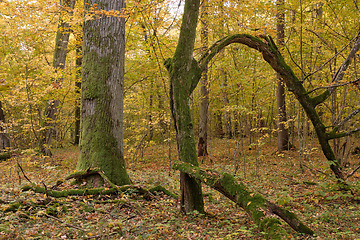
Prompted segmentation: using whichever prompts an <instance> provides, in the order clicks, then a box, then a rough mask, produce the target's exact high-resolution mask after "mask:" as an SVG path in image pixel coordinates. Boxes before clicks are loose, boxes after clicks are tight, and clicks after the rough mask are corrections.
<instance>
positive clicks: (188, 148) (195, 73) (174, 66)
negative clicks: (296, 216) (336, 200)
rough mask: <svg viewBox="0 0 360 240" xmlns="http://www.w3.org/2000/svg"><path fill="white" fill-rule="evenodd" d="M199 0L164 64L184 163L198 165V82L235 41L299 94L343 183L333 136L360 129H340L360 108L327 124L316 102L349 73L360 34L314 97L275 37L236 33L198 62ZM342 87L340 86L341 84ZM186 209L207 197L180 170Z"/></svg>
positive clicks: (191, 3)
mask: <svg viewBox="0 0 360 240" xmlns="http://www.w3.org/2000/svg"><path fill="white" fill-rule="evenodd" d="M199 7H200V0H186V1H185V5H184V14H183V18H182V25H181V28H180V35H179V40H178V44H177V48H176V50H175V53H174V56H173V57H172V58H171V59H168V60H166V61H165V66H166V68H167V69H168V71H169V77H170V105H171V111H172V115H173V118H174V124H175V129H176V136H177V144H178V152H179V158H180V160H181V161H184V162H187V163H191V164H193V165H195V166H198V160H197V154H196V148H195V142H194V131H193V122H192V119H191V113H190V107H189V97H190V95H191V93H192V92H193V90H194V89H195V87H196V86H197V84H198V82H199V80H200V78H201V74H202V72H203V71H205V70H206V68H207V65H208V63H209V62H210V61H211V60H212V59H213V57H214V56H215V55H216V54H217V53H219V52H220V51H221V50H223V49H224V48H225V47H226V46H228V45H230V44H234V43H238V44H243V45H246V46H248V47H250V48H253V49H255V50H257V51H258V52H260V53H261V54H262V56H263V58H264V60H265V61H266V62H268V63H269V64H270V66H271V67H272V68H273V69H274V70H275V71H276V72H277V73H278V74H279V76H280V77H281V78H282V80H283V81H284V83H285V84H286V86H287V88H288V90H289V91H290V92H292V93H293V94H294V96H295V97H296V98H297V100H298V101H299V103H300V104H301V106H302V107H303V109H304V111H305V112H306V114H307V116H308V117H309V119H310V120H311V122H312V124H313V126H314V129H315V132H316V134H317V137H318V141H319V144H320V146H321V148H322V151H323V153H324V155H325V157H326V158H327V160H328V161H329V163H330V164H329V165H330V168H331V170H332V171H333V173H334V174H335V176H336V177H337V178H338V179H339V180H340V181H345V179H346V177H345V176H344V173H343V172H342V170H341V167H340V165H339V163H338V160H337V159H336V156H335V154H334V151H333V149H332V147H331V145H330V144H329V140H331V139H334V138H340V137H343V136H347V135H349V134H352V133H354V132H357V131H359V130H360V129H354V130H353V131H350V132H340V133H339V129H340V128H341V125H343V124H345V123H346V122H347V121H348V120H349V119H350V118H351V117H353V116H354V115H356V114H357V113H358V112H359V111H357V112H354V113H353V114H351V115H349V118H345V119H344V120H343V121H342V122H341V123H340V124H338V126H334V127H332V129H331V130H330V131H328V129H329V128H328V127H326V126H325V125H324V123H323V122H322V121H321V119H320V117H319V115H318V113H317V111H316V106H318V105H319V104H321V103H323V102H324V101H325V100H326V99H327V98H328V97H329V96H330V95H331V93H332V92H333V90H334V89H335V87H336V84H338V83H339V81H341V79H342V77H343V76H344V74H345V71H346V69H347V67H348V66H349V64H350V63H351V61H352V59H353V58H354V56H355V53H356V52H357V51H358V50H359V47H360V32H359V34H358V36H357V37H356V38H354V43H353V47H352V49H351V51H350V53H349V55H348V57H347V58H346V59H345V61H344V63H343V64H342V65H341V66H340V68H339V70H338V72H337V74H336V75H335V76H334V78H333V84H332V85H331V86H329V87H328V88H327V89H326V90H325V91H324V92H323V93H321V94H318V95H316V96H312V95H310V93H309V92H308V91H307V90H306V89H305V87H304V86H303V84H302V82H301V81H300V80H299V78H298V77H297V76H296V75H295V73H294V71H293V70H292V69H291V67H290V66H289V65H288V64H287V63H286V62H285V60H284V58H283V56H282V55H281V53H280V51H279V50H278V48H277V46H276V44H275V43H274V41H273V39H272V38H271V37H270V36H262V35H259V36H252V35H249V34H235V35H231V36H227V37H224V38H222V39H220V40H219V41H217V42H216V43H215V44H213V45H212V46H211V47H210V48H209V49H208V51H207V52H206V53H205V54H203V55H202V57H201V58H200V59H199V60H198V61H197V60H195V59H194V58H193V51H194V42H195V37H196V27H197V22H198V15H199ZM339 86H340V85H339ZM180 184H181V209H182V210H183V211H185V212H189V211H193V210H198V211H203V200H202V191H201V185H200V183H199V182H198V180H196V179H194V178H191V177H190V176H189V175H188V174H187V173H184V172H181V178H180Z"/></svg>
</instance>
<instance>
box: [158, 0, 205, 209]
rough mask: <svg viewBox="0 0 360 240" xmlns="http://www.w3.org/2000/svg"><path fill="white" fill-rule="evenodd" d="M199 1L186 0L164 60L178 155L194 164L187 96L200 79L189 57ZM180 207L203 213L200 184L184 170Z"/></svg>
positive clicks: (196, 67)
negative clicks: (172, 46) (174, 42)
mask: <svg viewBox="0 0 360 240" xmlns="http://www.w3.org/2000/svg"><path fill="white" fill-rule="evenodd" d="M199 7H200V0H187V1H186V2H185V6H184V14H183V18H182V24H181V29H180V36H179V40H178V44H177V47H176V50H175V53H174V56H173V58H172V59H168V60H167V61H166V62H165V66H166V68H167V69H168V71H169V76H170V105H171V112H172V115H173V119H174V125H175V130H176V139H177V145H178V152H179V158H180V160H181V161H184V162H187V163H191V164H193V165H198V160H197V153H196V147H195V139H194V129H193V122H192V119H191V112H190V106H189V97H190V95H191V93H192V92H193V91H194V89H195V87H196V85H197V84H198V82H199V80H200V78H201V71H200V69H199V67H198V64H197V62H196V61H195V60H194V59H193V51H194V43H195V37H196V26H197V21H198V15H199ZM180 189H181V210H182V211H183V212H186V213H187V212H191V211H194V210H197V211H199V212H204V202H203V196H202V190H201V184H200V182H199V181H198V180H196V179H194V178H191V177H190V176H189V175H188V174H186V173H183V172H182V173H180Z"/></svg>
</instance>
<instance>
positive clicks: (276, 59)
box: [199, 34, 345, 180]
mask: <svg viewBox="0 0 360 240" xmlns="http://www.w3.org/2000/svg"><path fill="white" fill-rule="evenodd" d="M262 38H263V39H264V40H262V39H260V38H259V37H255V36H252V35H249V34H235V35H231V36H227V37H225V38H223V39H221V40H219V41H217V42H216V43H215V44H213V45H212V46H211V47H210V48H209V50H208V51H207V52H206V53H205V54H204V55H203V56H202V57H201V58H200V60H199V67H200V69H201V70H204V69H205V68H206V65H207V64H208V63H209V62H210V61H211V59H212V58H213V57H214V56H215V55H216V54H217V53H219V52H220V51H221V50H222V49H224V48H225V47H226V46H228V45H230V44H233V43H239V44H243V45H246V46H248V47H250V48H253V49H255V50H257V51H259V52H260V53H261V54H262V56H263V58H264V60H265V61H266V62H268V63H269V64H270V66H271V67H272V68H273V69H274V70H275V71H276V72H277V73H278V74H279V75H280V76H281V78H282V79H283V81H284V82H285V84H286V86H287V88H288V90H289V91H291V92H292V93H293V94H294V95H295V97H296V98H297V100H298V101H299V102H300V104H301V106H302V107H303V108H304V111H305V112H306V114H307V116H308V117H309V119H310V120H311V122H312V124H313V126H314V129H315V132H316V134H317V137H318V141H319V143H320V145H321V148H322V151H323V153H324V155H325V157H326V158H327V160H328V161H330V163H331V164H330V168H331V170H332V171H333V172H334V174H335V176H336V177H337V178H338V179H341V180H344V179H345V178H344V174H343V173H342V171H341V168H340V165H339V163H338V161H337V159H336V155H335V153H334V151H333V149H332V148H331V146H330V144H329V142H328V134H327V133H326V127H325V126H324V124H323V122H322V121H321V119H320V117H319V115H318V113H317V111H316V109H315V107H316V105H317V104H318V102H319V101H320V100H319V99H318V98H311V97H310V96H309V94H308V92H307V91H306V90H305V88H304V86H303V84H302V82H301V81H300V80H299V78H298V77H297V76H296V75H295V73H294V71H293V70H292V69H291V67H290V66H289V65H287V63H286V62H285V60H284V58H283V56H282V55H281V53H280V52H279V50H278V48H277V47H276V44H275V43H274V41H273V40H272V38H271V37H270V36H263V37H262Z"/></svg>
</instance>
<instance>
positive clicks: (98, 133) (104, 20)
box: [77, 0, 130, 185]
mask: <svg viewBox="0 0 360 240" xmlns="http://www.w3.org/2000/svg"><path fill="white" fill-rule="evenodd" d="M94 4H97V6H98V8H99V9H101V10H104V11H109V10H115V11H121V10H122V9H123V8H124V7H125V3H124V1H120V0H97V1H92V0H86V1H85V2H84V6H85V9H88V8H89V6H93V5H94ZM83 29H84V34H83V65H82V82H81V103H82V105H81V106H82V113H81V114H82V115H81V137H80V138H81V139H80V156H79V161H78V166H77V168H78V169H79V170H84V169H88V168H90V167H92V168H93V167H96V168H100V169H101V170H102V171H103V172H104V174H105V176H106V177H107V178H108V179H109V180H110V181H111V182H113V183H115V184H117V185H125V184H129V183H130V180H129V177H128V174H127V172H126V168H125V161H124V153H123V97H124V58H125V20H124V18H120V17H115V16H111V15H108V16H107V15H105V14H104V15H102V16H101V17H99V16H97V17H94V18H93V19H91V20H88V21H85V22H84V26H83ZM90 180H92V182H91V183H92V185H98V184H99V183H98V182H97V181H98V179H90ZM100 184H101V182H100Z"/></svg>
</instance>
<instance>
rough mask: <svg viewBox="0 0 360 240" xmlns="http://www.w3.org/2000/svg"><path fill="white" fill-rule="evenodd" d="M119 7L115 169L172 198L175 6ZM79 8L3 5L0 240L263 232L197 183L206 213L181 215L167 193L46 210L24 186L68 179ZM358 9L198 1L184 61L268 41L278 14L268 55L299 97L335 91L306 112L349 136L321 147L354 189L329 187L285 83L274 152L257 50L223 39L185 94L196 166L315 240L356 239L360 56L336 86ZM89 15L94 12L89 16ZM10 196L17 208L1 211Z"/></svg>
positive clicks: (74, 145) (74, 128) (178, 6)
mask: <svg viewBox="0 0 360 240" xmlns="http://www.w3.org/2000/svg"><path fill="white" fill-rule="evenodd" d="M70 2H71V4H69V3H70ZM281 3H282V4H284V5H281ZM64 4H65V5H64ZM66 4H68V5H66ZM126 4H127V6H126V10H125V11H124V12H123V13H121V17H124V18H125V26H126V32H125V39H126V47H125V51H126V52H125V90H124V92H125V94H124V150H125V151H124V152H125V153H124V156H125V161H126V167H127V169H128V170H129V171H128V174H129V175H130V179H131V180H132V182H133V183H134V184H141V185H144V186H148V185H162V186H164V187H166V188H167V189H169V190H170V191H172V192H174V193H176V194H178V192H179V179H178V178H179V177H178V172H176V171H175V170H172V169H171V168H172V165H173V163H174V162H175V161H176V160H177V159H178V156H177V154H178V153H177V151H176V132H175V130H174V126H173V125H174V123H173V119H172V117H171V110H170V107H169V106H170V84H169V74H168V70H167V69H166V67H165V66H164V62H165V60H166V59H168V58H171V57H172V56H173V54H174V52H175V48H176V44H177V41H178V36H179V31H180V25H181V17H182V13H183V3H182V2H181V1H172V0H162V1H149V0H141V1H138V0H136V1H132V0H129V1H127V3H126ZM83 5H84V3H83V2H81V1H76V2H72V1H60V2H59V1H56V0H36V1H30V0H19V1H7V0H0V29H1V34H0V42H1V44H0V120H1V126H0V129H1V131H2V132H1V133H0V138H1V139H0V147H1V148H2V149H3V150H2V153H1V158H2V159H3V161H2V162H1V163H0V164H1V170H0V171H1V176H2V177H1V180H0V183H1V187H0V196H1V199H0V203H1V210H2V212H1V213H0V219H1V222H0V236H1V237H2V238H3V239H12V238H13V239H15V238H18V239H22V238H24V239H48V238H54V239H78V238H83V239H91V238H94V239H120V238H124V239H143V238H144V239H219V238H220V239H222V238H225V239H261V238H263V237H264V235H263V233H262V232H261V231H260V230H258V229H257V228H256V227H255V224H254V223H253V222H251V220H250V218H248V217H247V215H246V213H245V212H244V211H243V210H242V209H241V208H239V207H236V206H235V204H233V203H231V202H230V201H228V200H227V199H226V198H225V197H224V196H222V195H221V194H219V193H218V192H215V191H214V190H212V189H211V188H204V198H205V202H206V212H207V214H205V215H204V214H202V213H196V212H195V213H191V214H184V215H179V207H178V203H179V199H178V197H177V196H175V197H174V196H168V195H166V194H165V195H159V196H154V198H155V200H154V199H151V200H149V199H146V197H144V196H142V197H139V193H138V192H137V191H136V190H134V189H130V190H128V191H127V192H126V193H125V194H122V195H121V196H118V198H116V199H114V198H112V197H109V196H106V197H102V198H100V197H95V196H76V197H72V198H67V200H64V199H62V200H61V199H58V200H52V203H51V204H50V203H49V202H46V201H45V200H46V199H48V196H45V195H46V194H44V196H39V195H35V194H34V193H31V192H22V191H21V186H22V185H24V184H26V183H27V182H28V181H31V182H36V183H38V184H42V185H43V186H45V188H46V186H50V185H54V184H56V181H57V180H59V179H64V178H65V177H66V176H67V175H68V174H71V173H73V172H74V171H75V165H76V162H77V158H78V152H79V150H78V144H79V134H80V129H79V128H80V125H79V124H80V123H79V121H80V101H79V99H80V83H81V74H80V72H81V59H82V56H81V52H82V49H81V47H82V37H81V36H82V23H83V21H84V17H83V16H84V10H83ZM279 6H283V8H279ZM359 6H360V3H358V2H357V0H317V1H311V0H302V1H294V0H287V1H285V3H283V2H282V1H275V0H274V1H271V0H269V1H265V0H252V1H246V0H245V1H230V0H214V1H213V0H204V1H202V3H201V7H200V9H201V11H200V19H199V24H198V28H197V32H198V34H197V38H196V42H195V49H194V58H195V59H199V58H200V57H201V56H202V54H203V53H204V50H205V49H207V48H208V47H209V46H211V45H212V44H213V43H215V42H216V41H218V40H219V39H221V38H223V37H225V36H227V35H232V34H239V33H247V34H251V35H254V36H258V37H260V38H264V36H267V35H270V36H272V37H273V39H278V38H277V34H278V32H279V29H277V27H278V24H279V22H278V20H279V11H280V10H279V9H281V11H282V12H283V13H284V16H285V17H284V20H283V22H282V23H283V30H284V36H283V38H282V41H283V43H282V44H281V43H280V44H279V42H278V47H279V50H280V52H281V54H282V55H283V56H284V58H285V60H286V62H287V64H288V65H289V66H290V67H291V68H292V69H293V71H294V72H295V74H296V75H297V76H298V77H299V78H300V80H301V82H302V84H303V85H304V87H305V88H306V90H307V91H308V92H310V93H314V92H321V91H322V90H324V89H326V88H327V87H329V86H334V85H336V88H335V90H334V92H333V93H332V94H331V96H330V97H329V98H328V99H327V100H326V101H324V102H322V103H321V104H319V105H318V106H317V110H318V113H319V117H320V118H321V120H322V121H323V123H324V125H325V126H330V127H334V126H335V127H337V128H341V130H342V131H343V132H345V133H354V134H345V135H344V137H342V138H335V139H333V140H331V141H330V143H331V146H332V148H333V150H334V152H335V154H336V157H337V159H338V161H339V164H340V166H341V168H342V169H343V171H344V173H346V174H345V175H346V180H347V183H348V184H349V185H350V186H351V188H352V190H351V193H350V192H348V191H340V190H339V186H338V185H337V184H336V183H337V180H338V179H336V178H335V176H333V173H332V172H331V170H330V168H329V165H330V164H329V163H327V161H326V159H325V157H324V156H323V155H324V154H323V153H322V151H321V148H320V146H319V143H318V140H317V136H316V133H315V131H314V128H313V125H312V123H311V121H310V120H309V119H308V117H307V115H306V113H305V112H304V110H303V108H302V107H301V105H300V104H299V102H298V101H297V99H296V98H295V97H294V95H293V94H292V93H290V91H288V90H287V89H286V87H285V96H286V97H285V108H286V118H285V120H284V121H283V122H282V123H281V124H282V125H283V126H284V127H285V129H286V130H287V131H288V138H289V141H288V142H287V147H285V148H286V150H285V149H279V145H278V135H277V130H278V122H277V121H278V118H277V116H278V112H277V104H276V103H277V97H278V95H277V91H278V90H277V89H278V88H279V86H278V85H277V82H278V80H277V79H278V76H277V74H276V72H275V71H274V70H273V69H272V68H271V66H269V64H268V63H267V62H265V61H264V60H263V58H262V56H261V54H259V53H258V52H257V51H256V50H254V49H250V48H248V47H246V46H243V45H234V44H233V45H230V46H229V47H227V48H225V49H223V50H222V51H221V52H220V53H219V54H218V55H216V57H214V58H213V59H212V61H211V62H210V63H209V65H208V68H207V71H206V78H204V77H203V79H202V81H201V84H199V86H197V88H196V89H195V90H194V91H193V93H192V94H191V96H190V100H189V101H190V107H191V114H192V116H191V117H192V120H193V123H194V130H195V136H197V139H199V137H200V138H201V136H203V135H201V134H202V133H203V132H202V131H203V130H201V129H202V127H201V121H202V120H201V119H203V116H200V115H202V114H205V115H206V117H207V123H206V126H207V131H206V135H207V137H206V139H207V150H206V152H207V153H208V154H199V162H200V166H202V167H204V168H212V169H215V170H218V171H222V172H228V173H230V174H233V175H234V176H235V177H236V179H239V180H241V181H242V182H244V183H246V184H247V185H248V186H249V188H250V189H251V190H252V191H255V192H260V193H261V194H263V195H264V196H266V197H267V199H269V200H271V201H273V202H276V203H277V204H279V205H280V206H282V207H284V208H286V209H289V210H291V211H294V212H296V214H297V215H298V217H299V218H301V220H302V221H304V222H305V223H306V224H307V225H309V226H310V227H311V228H312V229H313V230H314V231H315V234H316V235H315V236H314V238H317V239H359V235H360V225H359V222H360V213H359V205H358V204H359V200H360V199H359V178H360V175H359V172H360V170H359V171H358V169H359V168H360V167H359V164H360V161H359V154H360V144H359V135H358V133H357V131H359V120H360V119H359V116H358V115H357V114H358V112H359V111H360V110H359V109H360V98H359V91H360V88H359V83H360V76H359V73H358V66H357V65H358V64H359V55H358V53H357V54H356V55H355V56H354V58H353V61H352V62H351V63H350V65H349V66H348V68H347V71H346V72H345V75H344V76H342V79H341V80H340V81H339V82H337V83H336V84H335V83H333V78H334V76H336V74H337V71H338V69H339V67H340V66H342V64H343V62H344V60H345V59H347V56H348V54H349V52H350V51H351V49H353V46H354V42H355V40H356V39H357V37H358V33H359V29H360V28H359V27H360V26H359V21H358V19H359V15H360V9H359ZM90 11H93V14H97V13H96V9H95V8H94V9H91V8H90ZM109 14H110V15H111V14H113V15H116V13H109ZM85 18H86V16H85ZM59 32H62V33H67V34H68V37H69V41H68V45H67V52H66V56H65V58H66V61H65V62H64V63H57V62H56V61H55V60H56V59H58V58H57V57H58V56H57V55H56V51H55V50H54V49H56V47H55V46H57V45H56V42H57V40H58V37H57V35H58V34H59ZM278 40H279V39H278ZM64 60H65V59H64ZM204 79H205V80H204ZM54 99H56V100H54ZM204 99H206V102H207V104H208V107H207V110H208V111H207V112H205V113H204V111H203V110H202V106H201V105H202V104H203V103H204ZM54 106H56V112H53V110H54ZM49 134H50V135H51V136H50V137H49ZM199 145H200V144H199ZM287 149H289V150H287ZM198 153H199V152H198ZM9 157H10V158H9ZM69 185H70V184H69ZM65 186H67V185H66V184H65ZM19 199H20V200H19ZM19 201H20V202H21V203H23V206H22V207H19V206H18V207H17V208H16V209H11V207H12V206H14V205H13V203H18V202H19ZM42 201H43V202H42ZM26 202H29V204H27V205H26ZM31 203H36V204H37V206H36V207H35V206H32V205H31ZM29 206H30V207H29ZM9 209H10V210H9ZM285 230H286V232H287V235H288V236H289V238H290V239H291V238H293V239H301V238H302V237H303V236H302V235H299V234H297V233H295V232H294V231H293V230H291V228H289V227H287V228H286V227H285ZM308 238H309V237H308Z"/></svg>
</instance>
